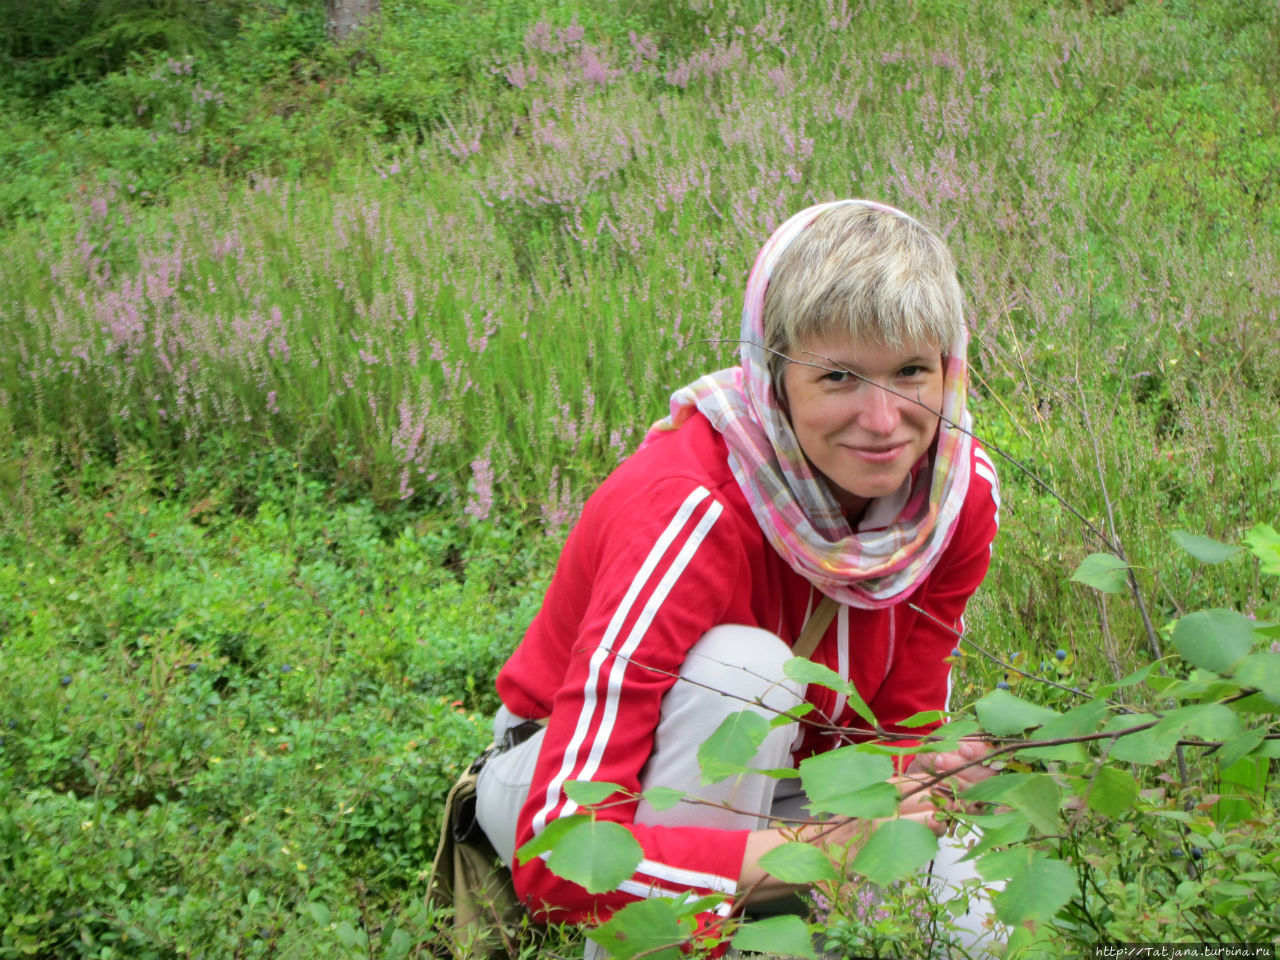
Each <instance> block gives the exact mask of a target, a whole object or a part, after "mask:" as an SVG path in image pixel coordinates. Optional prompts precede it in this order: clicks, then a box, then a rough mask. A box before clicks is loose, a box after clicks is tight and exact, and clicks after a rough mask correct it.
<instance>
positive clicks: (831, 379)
mask: <svg viewBox="0 0 1280 960" xmlns="http://www.w3.org/2000/svg"><path fill="white" fill-rule="evenodd" d="M852 376H853V374H851V373H847V372H846V371H844V370H832V371H830V372H829V373H827V374H826V375H825V376H824V377H823V378H822V379H823V380H826V381H827V382H828V383H844V382H845V381H847V380H849V379H850V378H852Z"/></svg>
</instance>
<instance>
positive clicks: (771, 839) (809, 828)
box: [738, 803, 947, 902]
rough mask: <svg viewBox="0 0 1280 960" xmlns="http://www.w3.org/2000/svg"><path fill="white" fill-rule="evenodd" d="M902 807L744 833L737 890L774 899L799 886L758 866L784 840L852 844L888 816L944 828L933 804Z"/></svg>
mask: <svg viewBox="0 0 1280 960" xmlns="http://www.w3.org/2000/svg"><path fill="white" fill-rule="evenodd" d="M905 807H906V805H905V803H904V804H903V806H902V807H900V808H899V816H898V818H884V819H880V820H860V819H857V818H854V817H836V818H834V819H831V820H827V821H825V822H823V823H817V824H806V825H804V826H801V827H774V828H772V829H770V830H755V831H753V832H752V833H751V834H749V835H748V837H747V849H746V852H745V854H744V855H743V858H742V874H741V876H740V877H739V879H738V890H739V892H740V893H742V894H748V893H749V894H750V899H751V901H753V902H758V901H763V900H774V899H777V898H778V897H783V896H786V895H788V894H791V893H795V892H796V891H797V890H801V889H803V886H802V885H800V884H794V883H784V882H783V881H782V880H779V879H778V878H777V877H775V876H773V875H771V874H769V873H766V872H765V871H764V870H763V869H761V867H760V863H759V861H760V858H761V857H762V856H764V855H765V854H766V853H768V852H769V851H770V850H772V849H774V848H775V847H780V846H782V845H783V844H784V843H791V842H794V841H800V842H802V843H811V844H813V845H814V846H816V847H819V848H821V849H824V850H825V849H827V848H828V847H845V846H849V847H853V848H856V847H859V846H861V845H862V844H863V843H865V842H866V840H867V838H868V837H869V836H871V833H872V831H873V830H875V828H876V827H878V826H879V825H880V824H882V823H885V822H886V821H887V820H888V819H902V820H914V821H916V823H920V824H923V825H924V826H925V827H927V828H928V829H929V830H930V831H931V832H932V833H933V835H934V836H936V837H940V836H942V835H943V834H944V833H945V832H946V829H947V824H946V822H945V820H944V819H943V818H942V817H940V816H938V811H937V810H936V809H934V807H933V806H931V805H923V806H921V807H920V808H919V809H912V810H910V811H908V810H906V808H905Z"/></svg>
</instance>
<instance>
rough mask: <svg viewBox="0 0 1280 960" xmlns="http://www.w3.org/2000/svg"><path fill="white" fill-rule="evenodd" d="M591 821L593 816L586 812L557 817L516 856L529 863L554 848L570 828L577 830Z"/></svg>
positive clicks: (517, 852) (522, 861)
mask: <svg viewBox="0 0 1280 960" xmlns="http://www.w3.org/2000/svg"><path fill="white" fill-rule="evenodd" d="M590 822H591V816H590V815H589V814H585V813H575V814H574V815H573V816H571V817H557V818H556V819H555V820H552V821H551V822H550V823H548V824H547V825H546V826H545V827H544V828H543V830H542V832H541V833H539V834H538V835H537V836H536V837H534V838H533V839H532V840H530V841H529V842H528V843H526V844H525V845H524V846H523V847H521V848H520V849H519V850H517V851H516V857H517V858H518V859H519V861H520V862H521V863H528V862H529V861H530V860H532V859H533V858H534V857H536V856H538V855H540V854H543V853H546V852H547V851H548V850H550V849H552V848H553V847H554V846H555V845H556V844H557V843H559V842H560V839H561V838H562V837H563V836H564V835H565V834H566V833H568V832H569V831H570V830H576V829H577V828H578V826H579V825H580V824H583V823H590Z"/></svg>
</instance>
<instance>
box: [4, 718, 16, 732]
mask: <svg viewBox="0 0 1280 960" xmlns="http://www.w3.org/2000/svg"><path fill="white" fill-rule="evenodd" d="M6 726H8V728H9V729H10V730H17V729H18V721H17V720H10V721H9V722H8V724H6Z"/></svg>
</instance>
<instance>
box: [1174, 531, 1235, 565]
mask: <svg viewBox="0 0 1280 960" xmlns="http://www.w3.org/2000/svg"><path fill="white" fill-rule="evenodd" d="M1170 536H1172V537H1173V540H1174V542H1175V543H1176V544H1177V545H1178V546H1180V547H1181V548H1182V549H1183V550H1185V551H1187V553H1189V554H1191V555H1192V556H1193V557H1195V558H1196V559H1197V560H1199V561H1200V562H1201V563H1222V561H1223V560H1230V559H1231V558H1232V557H1234V556H1235V555H1236V554H1237V553H1240V552H1241V550H1243V549H1244V548H1243V547H1233V546H1231V544H1229V543H1219V542H1218V541H1217V540H1210V539H1209V538H1208V537H1201V536H1199V535H1197V534H1194V533H1187V532H1186V531H1185V530H1174V531H1173V532H1172V533H1171V534H1170Z"/></svg>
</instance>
